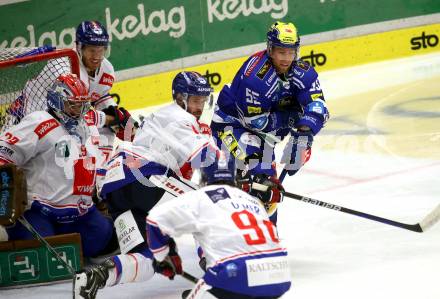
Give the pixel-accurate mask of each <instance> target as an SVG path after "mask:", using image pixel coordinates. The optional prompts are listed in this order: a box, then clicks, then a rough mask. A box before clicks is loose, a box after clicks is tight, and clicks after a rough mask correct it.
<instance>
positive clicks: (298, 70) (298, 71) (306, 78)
mask: <svg viewBox="0 0 440 299" xmlns="http://www.w3.org/2000/svg"><path fill="white" fill-rule="evenodd" d="M293 77H294V78H296V79H297V80H299V81H301V83H302V84H303V85H304V86H306V87H307V86H310V85H311V84H312V83H313V82H315V80H316V79H317V78H318V73H317V72H316V70H315V68H314V67H313V66H311V65H310V64H309V63H308V62H306V61H303V60H297V61H296V62H295V66H294V67H293Z"/></svg>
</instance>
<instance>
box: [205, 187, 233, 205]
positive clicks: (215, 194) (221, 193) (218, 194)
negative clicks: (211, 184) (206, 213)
mask: <svg viewBox="0 0 440 299" xmlns="http://www.w3.org/2000/svg"><path fill="white" fill-rule="evenodd" d="M205 193H206V195H208V197H209V198H210V199H211V200H212V202H213V203H217V202H218V201H220V200H223V199H227V198H231V197H230V196H229V194H228V192H227V191H226V189H225V188H218V189H215V190H207V191H205Z"/></svg>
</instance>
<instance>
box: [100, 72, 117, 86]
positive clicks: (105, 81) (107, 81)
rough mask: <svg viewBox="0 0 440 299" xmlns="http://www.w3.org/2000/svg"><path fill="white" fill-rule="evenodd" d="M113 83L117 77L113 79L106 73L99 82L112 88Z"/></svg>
mask: <svg viewBox="0 0 440 299" xmlns="http://www.w3.org/2000/svg"><path fill="white" fill-rule="evenodd" d="M113 81H115V77H113V76H112V75H110V74H108V73H104V74H102V76H101V79H100V80H99V84H102V85H107V86H110V87H112V86H113Z"/></svg>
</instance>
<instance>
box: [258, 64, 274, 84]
mask: <svg viewBox="0 0 440 299" xmlns="http://www.w3.org/2000/svg"><path fill="white" fill-rule="evenodd" d="M270 66H271V65H270V62H269V60H267V61H266V62H265V63H263V65H262V66H261V68H260V69H259V70H258V72H257V77H258V78H260V79H261V80H263V78H264V76H266V74H267V72H269V70H270Z"/></svg>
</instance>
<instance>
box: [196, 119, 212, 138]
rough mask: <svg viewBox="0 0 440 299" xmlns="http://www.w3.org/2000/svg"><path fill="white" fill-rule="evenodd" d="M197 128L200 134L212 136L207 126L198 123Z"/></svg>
mask: <svg viewBox="0 0 440 299" xmlns="http://www.w3.org/2000/svg"><path fill="white" fill-rule="evenodd" d="M199 127H200V133H202V134H205V135H212V131H211V128H210V127H209V126H208V125H207V124H205V123H201V122H199Z"/></svg>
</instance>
